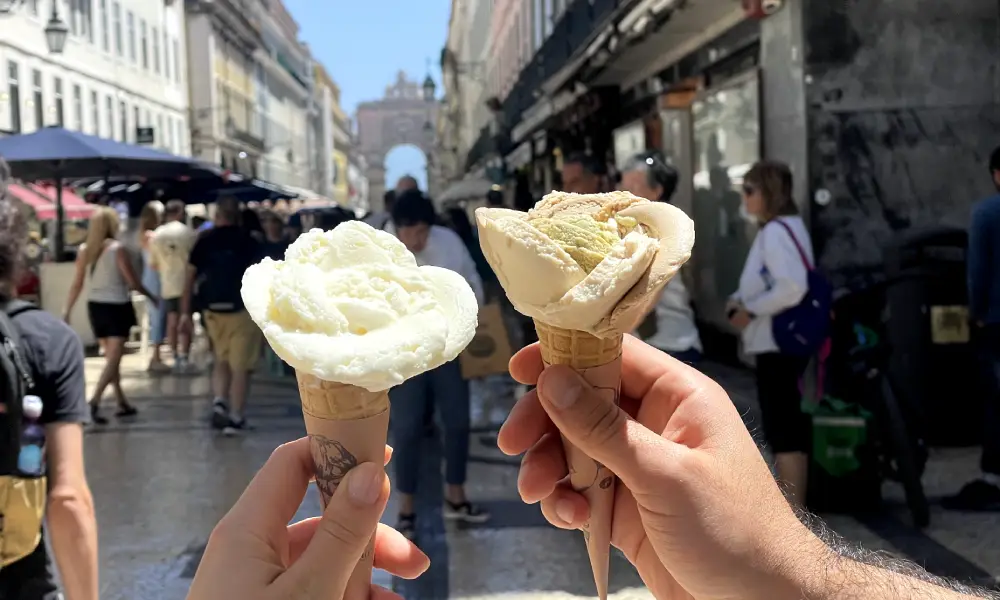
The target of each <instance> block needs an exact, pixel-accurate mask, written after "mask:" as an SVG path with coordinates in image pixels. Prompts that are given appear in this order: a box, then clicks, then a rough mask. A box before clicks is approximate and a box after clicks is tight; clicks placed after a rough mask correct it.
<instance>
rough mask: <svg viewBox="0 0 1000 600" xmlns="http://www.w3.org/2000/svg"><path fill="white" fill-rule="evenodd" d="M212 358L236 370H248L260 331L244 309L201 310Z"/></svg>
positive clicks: (258, 344)
mask: <svg viewBox="0 0 1000 600" xmlns="http://www.w3.org/2000/svg"><path fill="white" fill-rule="evenodd" d="M202 316H203V318H204V323H205V329H206V330H207V331H208V339H209V340H210V341H211V342H212V354H213V355H214V356H215V360H219V361H223V362H225V363H228V364H229V367H230V368H232V369H233V370H236V371H252V370H253V368H254V367H255V366H256V365H257V359H259V358H260V352H261V345H262V344H263V340H264V334H262V333H261V332H260V329H258V328H257V324H256V323H254V322H253V319H251V318H250V313H248V312H247V311H245V310H241V311H239V312H233V313H221V312H213V311H210V310H206V311H205V312H204V313H202Z"/></svg>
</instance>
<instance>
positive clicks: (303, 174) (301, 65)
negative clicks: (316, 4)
mask: <svg viewBox="0 0 1000 600" xmlns="http://www.w3.org/2000/svg"><path fill="white" fill-rule="evenodd" d="M260 25H261V39H262V41H263V45H262V47H261V48H259V49H258V50H257V52H256V53H255V54H254V59H255V60H256V63H257V73H256V84H257V85H256V88H257V90H258V109H259V110H260V114H261V119H262V121H261V134H262V137H263V139H264V147H265V153H264V155H263V157H262V160H261V172H260V176H261V177H262V178H264V179H267V180H269V181H273V182H274V183H277V184H280V185H286V186H292V187H297V188H304V189H309V188H310V187H311V186H312V184H313V183H314V182H313V181H312V179H313V178H312V177H311V175H310V166H311V163H312V162H313V161H312V157H311V149H310V144H309V140H310V137H311V136H310V134H309V129H310V118H309V114H310V107H311V103H312V93H313V92H312V88H313V69H312V58H311V56H310V54H309V50H308V49H307V48H306V47H305V46H304V45H303V44H302V43H301V42H300V41H299V39H298V32H299V26H298V24H297V23H296V22H295V20H294V19H293V18H292V16H291V14H290V13H289V12H288V10H287V9H286V8H285V6H284V4H282V3H281V1H280V0H272V1H271V2H268V3H267V6H266V7H263V8H262V10H261V11H260Z"/></svg>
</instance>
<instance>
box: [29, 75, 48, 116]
mask: <svg viewBox="0 0 1000 600" xmlns="http://www.w3.org/2000/svg"><path fill="white" fill-rule="evenodd" d="M31 83H32V89H33V90H34V92H33V98H32V100H33V101H34V103H35V129H41V128H42V127H45V99H44V98H43V97H42V72H41V71H39V70H38V69H35V70H34V71H32V72H31Z"/></svg>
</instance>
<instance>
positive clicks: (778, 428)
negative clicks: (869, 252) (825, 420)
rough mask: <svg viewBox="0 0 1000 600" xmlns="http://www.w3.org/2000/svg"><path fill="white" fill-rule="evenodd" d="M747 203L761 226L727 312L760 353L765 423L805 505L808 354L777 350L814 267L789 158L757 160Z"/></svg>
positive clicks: (784, 475)
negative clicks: (783, 320) (777, 327)
mask: <svg viewBox="0 0 1000 600" xmlns="http://www.w3.org/2000/svg"><path fill="white" fill-rule="evenodd" d="M743 205H744V208H745V210H746V213H747V215H748V216H749V217H750V218H752V219H753V220H754V221H756V222H757V223H758V224H759V225H760V229H759V231H758V233H757V237H756V238H755V239H754V241H753V244H752V245H751V246H750V252H749V254H748V255H747V259H746V263H745V264H744V266H743V274H742V275H741V276H740V287H739V290H737V292H736V293H735V294H734V295H733V297H732V299H731V300H730V303H729V306H728V308H727V316H728V318H729V322H730V323H732V325H733V326H734V327H735V328H736V329H738V330H739V331H740V332H741V334H742V339H743V349H744V351H745V352H746V353H747V354H750V355H752V356H754V357H755V359H756V363H757V397H758V401H759V402H760V411H761V419H762V421H763V423H762V425H763V429H764V436H765V439H766V440H767V443H768V445H769V447H770V448H771V451H772V452H773V453H774V458H775V466H776V470H777V476H778V480H779V482H781V483H782V484H783V485H784V486H785V489H786V493H787V494H788V497H789V501H790V502H791V503H792V504H795V505H799V506H801V505H802V504H803V503H804V501H805V492H806V483H807V474H808V466H809V458H808V450H809V443H810V433H811V423H810V420H809V417H808V415H806V414H804V413H803V412H802V410H801V399H802V395H801V393H800V389H799V380H800V378H801V377H802V374H803V372H804V371H805V368H806V365H807V364H808V362H809V359H808V358H804V357H801V356H794V355H790V354H785V353H782V352H781V351H780V350H779V349H778V345H777V344H776V343H775V341H774V335H773V334H772V332H771V320H772V317H773V316H774V315H777V314H779V313H781V312H783V311H785V310H788V309H789V308H792V307H794V306H796V305H798V304H799V303H800V302H802V299H803V298H804V297H805V295H806V292H807V291H808V279H807V278H808V271H809V269H810V268H811V267H812V265H813V264H814V262H813V250H812V240H811V239H810V237H809V231H808V230H807V229H806V226H805V223H804V222H803V220H802V218H801V217H800V216H799V211H798V208H797V207H796V205H795V201H794V200H793V199H792V172H791V170H790V169H789V168H788V166H787V165H785V164H782V163H777V162H770V161H762V162H758V163H756V164H755V165H753V167H751V169H750V170H749V171H747V173H746V175H744V178H743Z"/></svg>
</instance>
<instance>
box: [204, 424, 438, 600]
mask: <svg viewBox="0 0 1000 600" xmlns="http://www.w3.org/2000/svg"><path fill="white" fill-rule="evenodd" d="M390 453H391V450H390V449H389V448H388V447H387V448H386V462H388V461H389V456H390ZM312 478H313V460H312V455H311V454H310V452H309V440H308V439H306V438H303V439H300V440H297V441H294V442H291V443H288V444H285V445H283V446H281V447H279V448H278V449H277V450H275V451H274V454H272V455H271V458H269V459H268V461H267V463H265V464H264V466H263V467H262V468H261V470H260V472H259V473H257V476H256V477H254V479H253V481H252V482H250V485H249V487H247V489H246V491H245V492H244V493H243V496H242V497H241V498H240V499H239V501H237V503H236V505H235V506H233V508H232V510H230V511H229V513H228V514H227V515H226V516H225V517H223V518H222V520H221V521H219V524H218V525H217V526H216V527H215V530H214V531H213V532H212V535H211V537H210V538H209V540H208V547H207V548H206V549H205V555H204V557H203V558H202V560H201V565H200V566H199V567H198V572H197V574H196V575H195V578H194V582H193V583H192V585H191V591H190V592H189V593H188V600H218V599H219V598H240V599H241V600H270V599H274V600H278V599H282V600H283V599H285V598H295V599H296V600H341V598H343V597H344V588H345V586H346V585H347V580H348V578H349V577H350V576H351V572H352V571H353V570H354V567H355V565H356V564H357V563H358V560H359V559H360V557H361V553H362V552H363V551H364V550H365V548H366V547H367V546H368V542H369V540H370V538H371V533H372V531H375V532H376V533H375V567H377V568H380V569H385V570H387V571H389V572H391V573H393V574H394V575H396V576H398V577H403V578H407V579H412V578H415V577H418V576H420V575H421V574H422V573H423V572H424V571H426V570H427V567H428V566H429V564H430V562H429V560H428V559H427V556H425V555H424V554H423V553H422V552H421V551H420V550H418V549H417V547H416V546H414V545H413V543H411V542H410V541H409V540H407V539H406V538H404V537H403V536H402V534H400V533H399V532H397V531H396V530H394V529H392V528H391V527H388V526H386V525H382V524H380V523H379V522H378V520H379V518H380V517H381V516H382V511H383V510H385V504H386V501H387V500H388V498H389V480H388V478H386V476H385V471H384V470H383V466H382V465H378V464H375V463H363V464H361V465H358V466H357V467H355V468H353V469H351V471H349V472H348V473H347V476H346V477H345V478H344V480H343V482H341V485H340V486H338V487H337V491H336V493H335V494H334V495H333V498H331V499H330V505H329V506H328V507H327V508H326V511H324V513H323V516H322V517H315V518H312V519H306V520H305V521H300V522H298V523H294V524H292V525H288V522H289V521H290V520H291V519H292V517H293V516H294V515H295V512H296V511H297V510H298V508H299V505H300V504H301V503H302V498H303V496H305V493H306V488H307V486H308V485H309V482H310V480H311V479H312ZM376 526H377V528H378V529H377V530H376ZM371 594H372V595H371V599H372V600H391V599H395V598H400V597H399V596H398V595H396V594H394V593H393V592H390V591H388V590H386V589H383V588H381V587H379V586H375V585H373V586H372V588H371ZM348 600H353V599H348Z"/></svg>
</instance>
